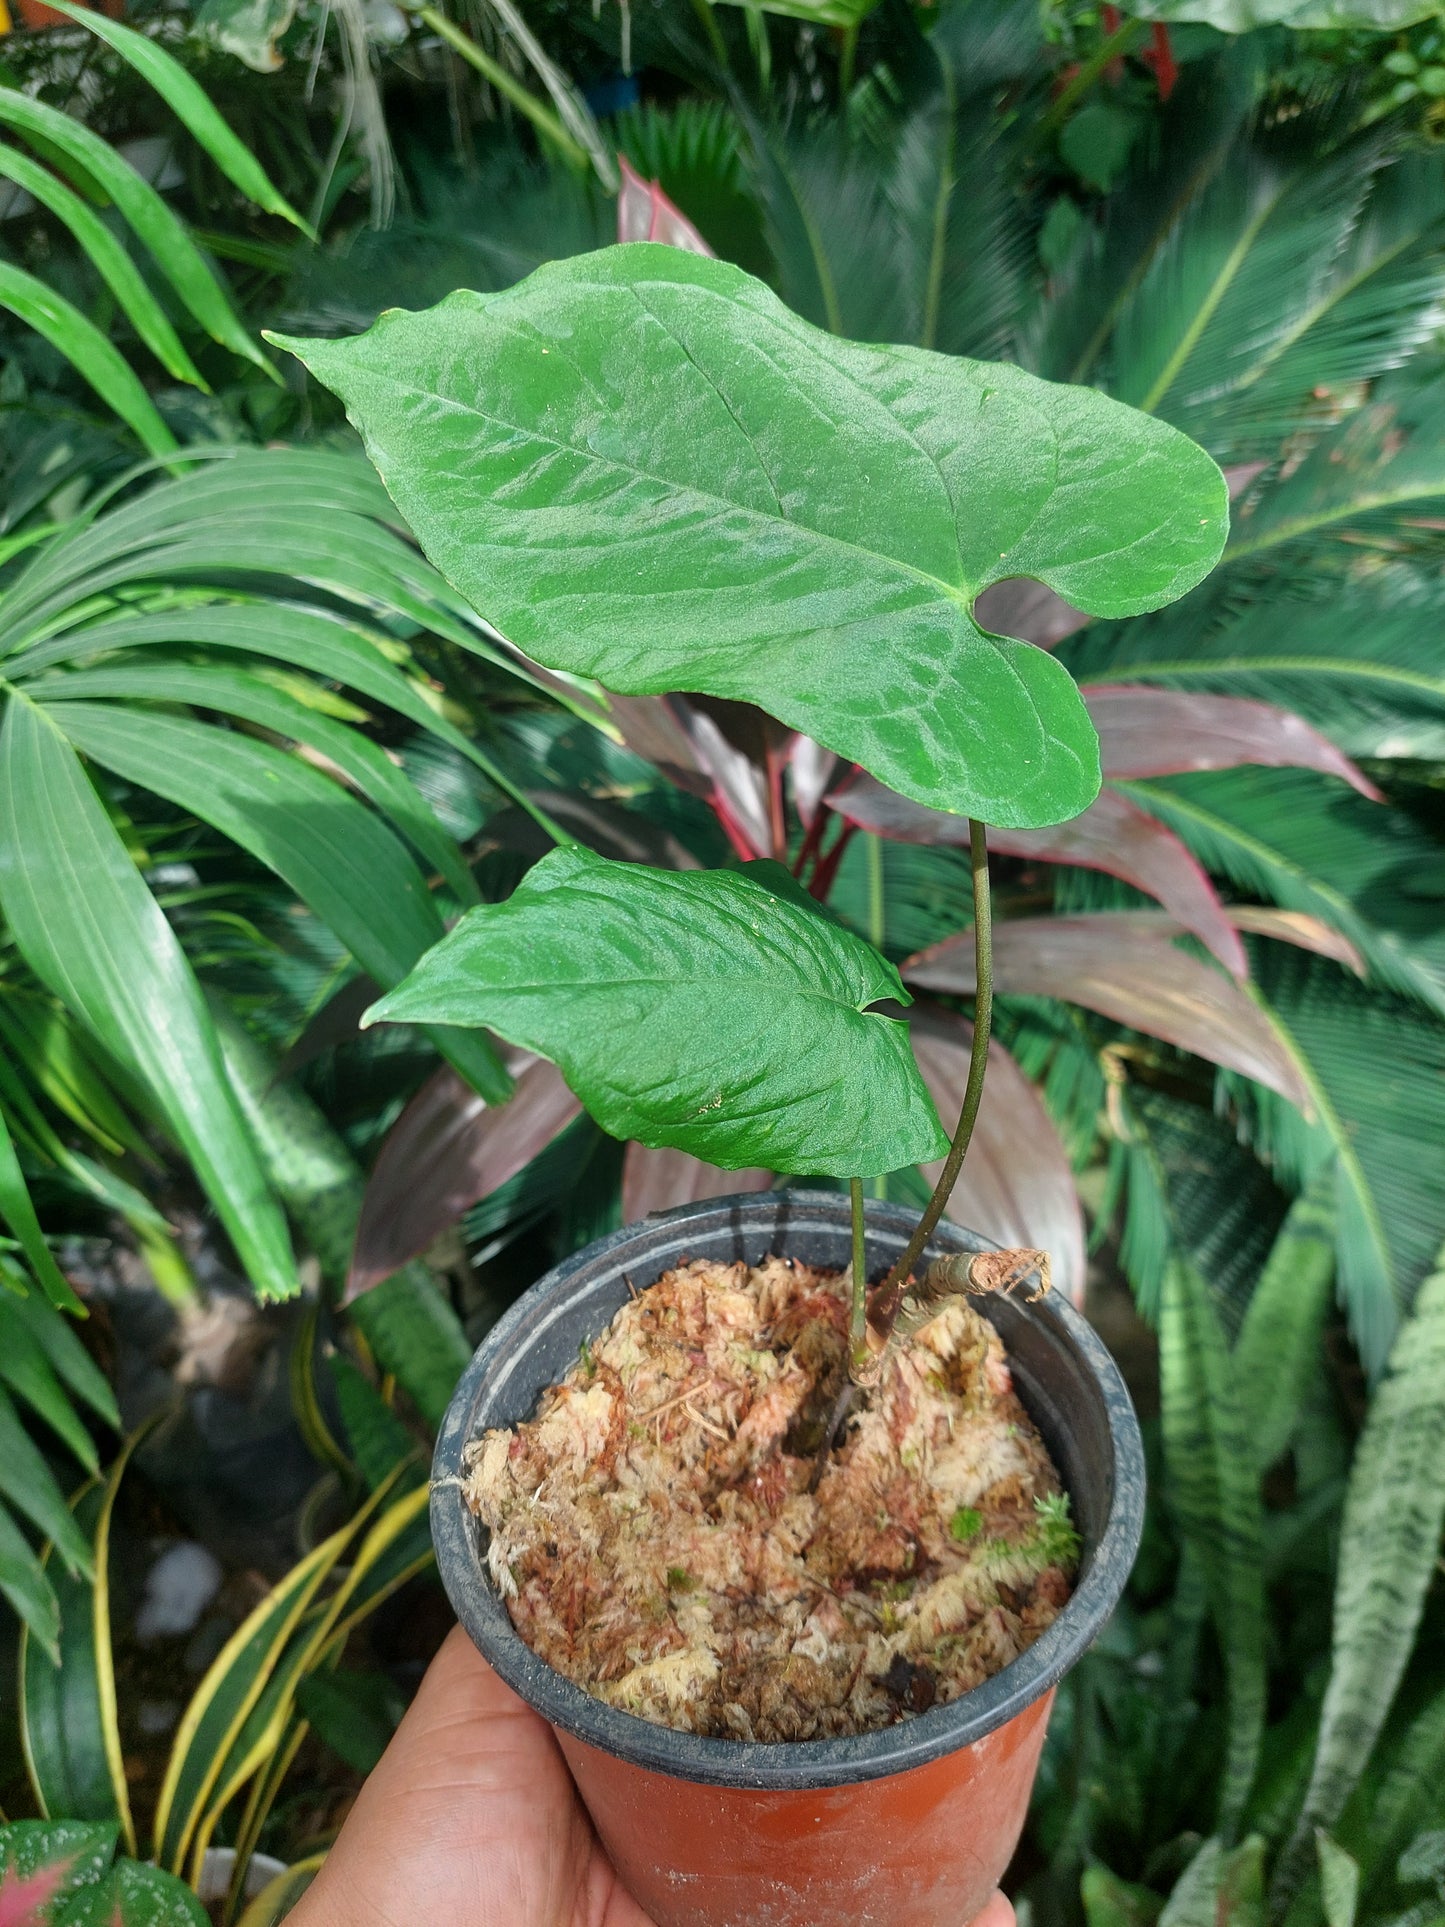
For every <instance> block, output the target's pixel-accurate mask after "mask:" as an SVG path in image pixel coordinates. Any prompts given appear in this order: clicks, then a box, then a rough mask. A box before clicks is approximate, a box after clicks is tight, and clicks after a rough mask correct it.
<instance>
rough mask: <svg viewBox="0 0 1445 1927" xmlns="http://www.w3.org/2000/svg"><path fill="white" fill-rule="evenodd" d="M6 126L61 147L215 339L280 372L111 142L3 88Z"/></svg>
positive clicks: (1, 118) (0, 114) (0, 112)
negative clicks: (106, 197) (106, 198)
mask: <svg viewBox="0 0 1445 1927" xmlns="http://www.w3.org/2000/svg"><path fill="white" fill-rule="evenodd" d="M0 125H5V126H10V127H16V128H18V129H19V130H20V131H21V133H23V134H27V135H29V136H30V137H31V138H32V139H33V140H35V141H36V144H37V145H42V144H44V145H49V146H51V147H56V148H58V149H59V150H60V152H61V153H62V154H63V155H65V157H66V158H67V159H68V160H71V161H76V162H78V163H79V165H80V167H81V169H82V170H83V171H84V172H85V173H86V174H88V175H89V176H90V177H91V179H92V180H93V181H94V182H95V183H96V185H97V186H98V187H99V188H101V190H102V191H103V192H104V193H105V194H107V195H109V197H110V199H111V200H112V201H114V202H115V205H116V207H117V208H118V209H119V210H120V213H121V214H122V215H123V216H124V217H125V220H126V222H127V223H128V224H129V226H130V227H131V229H132V230H133V231H134V233H135V235H136V237H137V239H138V240H140V241H141V242H143V243H144V245H145V247H146V248H147V249H148V250H149V252H150V255H151V257H152V259H153V260H154V261H155V264H156V266H157V267H158V268H159V269H160V271H161V273H162V274H163V275H164V276H165V277H166V279H167V280H168V281H169V282H170V284H171V286H172V287H173V288H174V289H175V291H176V293H177V294H178V295H179V296H180V298H181V300H182V301H183V302H184V303H185V305H186V307H187V308H188V309H189V310H190V312H191V314H192V315H193V316H194V317H195V319H196V320H197V321H198V322H199V323H200V325H201V327H203V328H204V329H205V330H206V332H207V334H209V335H210V336H211V338H212V339H213V340H215V341H219V342H220V343H221V345H222V346H223V347H226V348H230V349H231V350H232V351H233V352H234V353H236V354H238V355H243V356H244V357H245V358H246V359H247V360H248V361H254V362H255V363H256V364H257V365H258V366H259V367H261V368H264V369H265V370H266V372H267V373H268V374H274V373H275V371H274V369H273V368H272V366H271V364H270V362H269V361H268V360H267V359H266V357H265V355H263V354H262V353H261V350H260V349H259V348H258V347H257V345H256V343H255V342H254V341H253V340H252V338H251V336H250V334H249V333H248V332H247V330H246V327H245V324H244V323H243V322H242V321H241V320H240V318H239V317H238V316H237V314H236V312H235V310H234V309H233V308H232V306H231V304H230V302H229V301H228V300H227V299H226V297H225V295H224V294H223V293H222V291H221V288H220V285H219V283H218V282H217V281H216V278H215V276H214V275H213V274H212V273H211V270H210V269H209V268H208V267H207V266H206V263H205V262H204V260H202V258H201V255H200V252H199V250H198V249H197V247H196V244H195V242H194V241H193V240H192V239H191V237H190V235H189V234H188V233H187V232H186V229H185V227H184V225H183V223H182V222H181V221H179V220H178V219H177V217H176V216H175V215H174V214H173V213H172V212H171V210H170V208H169V207H167V205H166V203H165V202H164V201H163V200H162V199H161V197H160V195H159V194H157V193H156V191H155V189H154V188H153V187H152V186H151V185H150V184H149V182H147V181H144V180H142V178H141V176H140V175H139V174H138V173H137V172H136V171H135V169H134V168H133V167H131V166H130V165H129V164H128V163H127V162H125V161H123V160H122V159H121V157H120V155H119V154H117V153H116V151H115V149H114V148H113V147H112V146H111V145H110V144H109V142H108V141H105V140H102V139H101V137H100V135H99V134H96V133H92V131H91V130H90V128H88V127H86V126H84V125H83V124H82V123H81V122H80V121H78V120H73V119H72V118H71V116H70V115H69V114H63V113H61V111H60V109H59V108H58V107H51V106H48V105H47V104H46V103H45V102H44V101H42V100H34V99H32V98H31V96H30V95H29V94H25V93H21V92H20V91H19V89H17V88H10V87H6V88H0ZM278 379H279V377H278Z"/></svg>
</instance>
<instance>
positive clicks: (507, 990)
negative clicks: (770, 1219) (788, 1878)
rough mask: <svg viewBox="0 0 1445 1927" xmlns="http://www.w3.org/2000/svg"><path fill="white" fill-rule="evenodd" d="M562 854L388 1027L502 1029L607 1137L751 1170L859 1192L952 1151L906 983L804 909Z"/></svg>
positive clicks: (783, 898) (417, 977)
mask: <svg viewBox="0 0 1445 1927" xmlns="http://www.w3.org/2000/svg"><path fill="white" fill-rule="evenodd" d="M766 874H768V875H769V876H770V878H771V877H772V876H773V875H774V874H776V875H777V876H778V878H779V879H780V880H781V884H782V885H786V886H787V894H783V895H779V894H777V893H776V892H775V890H774V889H773V888H770V887H767V886H766V885H764V884H763V883H762V882H760V881H757V880H755V878H754V876H750V875H739V874H738V873H736V872H732V871H725V870H718V871H692V872H681V873H679V872H668V871H664V870H652V869H648V868H646V867H645V866H643V865H642V864H634V863H610V862H608V861H607V859H606V858H605V857H599V856H594V855H593V854H592V853H591V851H588V850H582V849H577V848H573V849H566V850H554V851H553V852H552V854H551V855H550V856H548V857H544V858H543V860H542V862H540V863H539V864H538V865H537V866H536V868H535V869H533V870H531V871H530V872H529V873H528V875H527V877H526V879H525V880H524V881H523V883H522V884H521V886H520V887H519V888H518V890H517V891H516V892H515V894H514V895H513V896H512V897H511V898H510V899H509V900H508V901H507V902H506V903H502V904H496V905H488V906H484V907H482V908H480V909H477V910H471V911H469V912H468V913H467V915H466V916H465V917H463V919H462V920H461V922H460V923H459V924H458V925H457V927H456V929H455V930H454V931H452V933H451V935H450V936H448V937H447V938H446V939H445V940H444V941H443V942H442V943H440V944H439V945H438V946H437V948H436V949H435V950H433V951H432V952H431V954H430V955H429V956H428V957H426V958H425V959H424V960H423V962H422V963H421V964H420V965H419V966H418V968H417V969H416V970H415V971H414V972H413V973H412V975H411V976H410V977H409V978H408V979H407V981H406V982H405V983H404V984H403V985H401V987H400V988H399V989H397V990H395V991H393V992H392V993H391V995H390V996H389V997H384V998H383V999H382V1000H381V1002H380V1003H379V1004H376V1005H374V1006H373V1007H372V1011H371V1012H370V1013H369V1015H370V1018H371V1019H372V1020H376V1019H382V1018H386V1019H392V1020H396V1019H402V1020H407V1019H411V1020H415V1021H421V1022H436V1023H465V1024H486V1025H487V1026H489V1028H491V1029H492V1030H495V1031H496V1032H497V1033H498V1034H499V1035H500V1036H502V1037H505V1038H507V1039H508V1040H509V1041H510V1042H511V1043H514V1044H520V1045H522V1046H523V1047H524V1048H526V1049H527V1050H532V1051H536V1053H537V1054H538V1056H540V1057H546V1058H549V1059H550V1060H551V1061H552V1062H553V1063H555V1064H556V1065H557V1067H558V1069H559V1070H560V1071H561V1072H562V1075H563V1076H564V1077H565V1078H566V1079H567V1082H568V1083H569V1084H570V1085H571V1087H572V1089H573V1090H574V1091H575V1092H576V1094H577V1096H578V1097H580V1098H581V1100H582V1102H583V1103H584V1104H585V1105H586V1106H587V1108H588V1109H589V1110H590V1111H591V1112H592V1114H593V1116H594V1117H595V1118H596V1119H597V1122H598V1123H599V1124H600V1125H601V1126H602V1127H603V1129H604V1130H606V1131H610V1132H611V1133H612V1134H613V1136H614V1137H620V1138H636V1139H637V1140H638V1141H639V1142H640V1143H642V1144H647V1145H651V1146H654V1147H655V1146H658V1145H671V1146H673V1147H674V1148H675V1149H677V1150H681V1151H689V1152H691V1153H692V1155H693V1156H694V1157H699V1158H702V1159H703V1160H704V1161H705V1162H707V1163H710V1164H720V1165H722V1166H723V1167H724V1168H726V1169H732V1170H736V1169H739V1168H741V1167H742V1166H744V1165H757V1166H760V1167H762V1168H763V1169H766V1170H771V1171H799V1172H819V1173H826V1174H829V1175H833V1176H839V1177H847V1176H849V1175H850V1174H855V1173H856V1174H863V1175H868V1176H872V1175H873V1174H875V1173H877V1172H880V1171H896V1170H897V1169H899V1167H900V1166H902V1165H905V1164H922V1163H926V1162H927V1161H928V1160H929V1159H930V1158H936V1157H942V1156H943V1155H944V1152H945V1151H946V1149H947V1138H946V1136H945V1134H944V1132H943V1130H942V1127H941V1126H940V1124H939V1122H938V1115H937V1112H936V1111H935V1110H934V1107H933V1101H932V1099H931V1098H930V1097H929V1096H928V1093H927V1090H926V1089H925V1087H924V1084H923V1080H922V1078H921V1077H920V1075H919V1072H918V1067H917V1065H916V1064H915V1063H914V1061H913V1055H912V1052H911V1050H910V1048H909V1043H908V1030H907V1026H906V1025H903V1024H900V1023H897V1022H895V1021H894V1020H893V1019H891V1018H887V1017H883V1016H880V1015H878V1014H876V1013H873V1012H870V1010H869V1008H868V1007H869V1005H871V1004H876V1003H882V1002H884V1001H887V1000H890V999H891V1000H895V1001H898V1002H902V1003H908V1002H910V1001H911V999H910V998H909V996H908V993H907V992H906V991H905V990H904V988H903V985H902V982H901V980H900V978H899V976H898V972H897V971H896V970H895V969H894V967H893V966H892V965H891V964H888V963H885V962H884V961H883V959H882V957H880V956H879V955H878V953H877V952H876V951H875V950H873V949H872V948H871V947H870V946H869V945H868V944H865V943H864V942H863V941H862V939H861V938H858V937H855V936H853V935H851V934H850V933H849V932H847V931H844V930H842V929H840V928H839V927H838V926H837V925H835V924H832V923H830V922H829V921H828V919H827V918H826V917H824V916H822V915H821V914H820V913H819V912H817V911H816V910H815V909H813V908H812V907H811V906H808V907H804V905H805V902H806V899H804V900H803V901H799V899H798V898H797V897H795V896H794V895H793V894H792V888H793V886H792V885H791V880H790V879H788V878H787V877H786V875H785V873H783V872H780V871H779V872H775V870H774V866H769V868H768V871H767V872H766Z"/></svg>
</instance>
